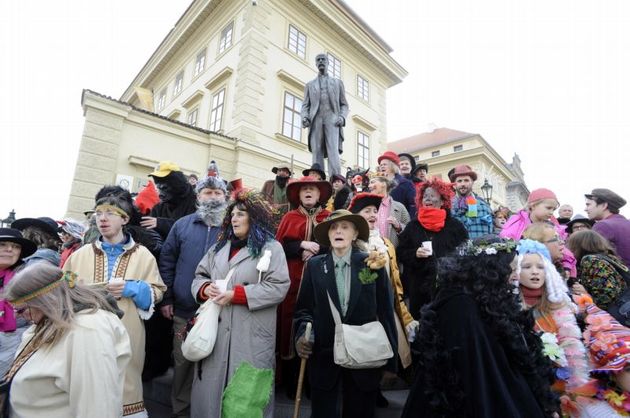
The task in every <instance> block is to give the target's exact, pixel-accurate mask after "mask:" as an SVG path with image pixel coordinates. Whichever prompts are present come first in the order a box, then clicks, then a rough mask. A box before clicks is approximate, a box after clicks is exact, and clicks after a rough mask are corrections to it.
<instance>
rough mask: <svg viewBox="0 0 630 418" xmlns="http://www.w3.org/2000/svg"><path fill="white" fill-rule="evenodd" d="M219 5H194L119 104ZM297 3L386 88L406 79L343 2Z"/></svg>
mask: <svg viewBox="0 0 630 418" xmlns="http://www.w3.org/2000/svg"><path fill="white" fill-rule="evenodd" d="M222 1H223V0H195V1H193V2H192V4H191V5H190V6H189V7H188V9H186V11H185V12H184V14H183V15H182V16H181V17H180V18H179V20H178V21H177V23H175V26H174V27H173V28H172V29H171V30H170V31H169V33H168V34H167V35H166V37H165V38H164V39H163V40H162V42H161V43H160V45H158V47H157V48H156V50H155V51H154V52H153V54H152V55H151V57H150V58H149V60H148V61H147V62H146V63H145V64H144V66H143V67H142V69H141V70H140V72H139V73H138V74H137V75H136V77H135V78H134V79H133V80H132V81H131V83H130V84H129V86H128V87H127V89H126V90H125V91H124V93H123V94H122V96H121V97H120V100H122V101H124V102H130V101H132V100H133V98H134V95H135V91H134V87H135V86H140V87H146V86H147V85H148V84H149V83H151V81H152V80H153V78H154V77H155V76H156V75H157V74H158V73H159V72H160V71H161V70H162V69H163V68H164V67H165V66H166V64H167V63H168V62H169V60H170V59H172V58H173V56H174V55H175V54H176V52H177V51H178V49H179V48H180V47H181V46H182V45H184V44H185V42H186V41H187V40H188V39H189V38H190V37H191V36H192V35H193V33H194V32H195V31H196V30H197V29H198V28H199V27H200V26H201V25H202V24H203V22H204V21H205V20H206V19H207V18H208V16H209V15H210V14H211V13H212V12H213V11H214V10H215V9H216V8H217V6H218V5H219V4H220V3H221V2H222ZM300 2H301V3H302V4H304V5H305V6H306V7H307V8H308V9H309V10H311V11H312V12H314V13H315V14H316V15H317V16H319V17H320V18H322V19H323V20H324V21H325V22H327V23H328V24H329V25H330V26H331V28H333V30H334V31H335V32H336V33H337V34H339V35H340V36H341V37H342V38H343V39H345V40H346V41H348V42H349V43H350V44H351V45H352V46H353V47H355V48H356V49H357V50H358V51H359V52H360V53H361V54H362V55H364V56H366V57H367V58H368V59H369V60H370V61H372V62H373V63H374V65H375V66H376V67H377V68H379V69H380V70H381V71H383V73H384V75H385V76H386V77H387V81H388V84H387V86H386V87H391V86H393V85H396V84H398V83H400V82H402V80H403V78H405V77H406V76H407V71H406V70H405V69H404V68H403V67H402V66H401V65H400V64H398V62H396V60H394V59H393V58H392V57H391V56H390V55H389V53H390V52H391V47H389V45H387V44H386V43H385V41H383V40H382V38H380V37H379V36H378V35H377V34H376V32H375V31H374V30H373V29H372V28H370V27H369V26H368V25H367V24H366V23H365V22H364V21H363V20H362V19H361V18H360V17H359V16H358V15H357V14H356V13H355V12H354V11H353V10H352V9H350V7H348V6H347V5H346V4H345V3H344V2H343V1H342V0H300ZM252 7H253V6H252Z"/></svg>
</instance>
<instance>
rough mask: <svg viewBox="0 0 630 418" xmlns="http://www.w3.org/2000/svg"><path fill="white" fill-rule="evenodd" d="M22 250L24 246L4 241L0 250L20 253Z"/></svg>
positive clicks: (0, 243) (0, 245)
mask: <svg viewBox="0 0 630 418" xmlns="http://www.w3.org/2000/svg"><path fill="white" fill-rule="evenodd" d="M21 249H22V246H21V245H20V244H18V243H15V242H10V241H3V242H0V250H4V251H14V250H17V251H20V250H21Z"/></svg>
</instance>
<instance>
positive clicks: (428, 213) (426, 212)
mask: <svg viewBox="0 0 630 418" xmlns="http://www.w3.org/2000/svg"><path fill="white" fill-rule="evenodd" d="M418 222H420V225H422V226H423V227H424V229H426V230H428V231H431V232H438V231H441V230H442V228H444V223H445V222H446V211H445V210H444V209H439V208H427V207H424V206H423V207H421V208H420V210H418Z"/></svg>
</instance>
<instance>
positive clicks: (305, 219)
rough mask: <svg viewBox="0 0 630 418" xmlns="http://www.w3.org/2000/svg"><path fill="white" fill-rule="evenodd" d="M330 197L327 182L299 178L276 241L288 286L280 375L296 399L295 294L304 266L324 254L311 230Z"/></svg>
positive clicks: (281, 317)
mask: <svg viewBox="0 0 630 418" xmlns="http://www.w3.org/2000/svg"><path fill="white" fill-rule="evenodd" d="M331 195H332V186H331V185H330V183H329V182H327V181H322V180H317V179H315V178H313V177H302V178H301V179H299V180H298V181H294V182H292V183H290V184H289V185H288V186H287V198H288V199H289V202H290V203H291V204H292V205H293V207H297V209H294V210H291V211H289V212H287V214H286V215H284V216H283V217H282V220H281V221H280V225H279V226H278V232H277V233H276V240H277V241H278V242H279V243H280V244H282V247H283V248H284V252H285V254H286V257H287V264H288V266H289V278H290V279H291V285H290V287H289V292H288V293H287V296H286V297H285V299H284V301H283V302H282V303H281V304H280V306H278V325H277V326H278V330H277V333H276V335H277V336H278V341H279V351H280V360H281V361H280V363H279V364H278V367H279V372H280V373H281V376H282V383H283V384H284V386H285V389H286V390H287V396H289V397H290V398H293V397H295V389H296V383H297V377H298V370H299V365H300V362H299V359H298V358H296V357H295V352H294V350H293V341H292V339H291V333H292V323H293V312H294V311H295V302H296V300H297V294H298V290H299V289H300V283H301V282H302V270H303V269H304V263H306V262H307V261H308V260H309V259H310V258H311V257H313V256H315V255H318V254H323V253H325V252H326V249H325V248H322V247H321V246H320V245H319V244H318V243H316V242H315V239H314V238H313V229H314V228H315V226H316V225H317V224H319V223H320V222H322V221H323V220H324V219H326V217H328V215H330V212H329V211H328V210H326V209H324V208H323V206H324V205H325V204H326V202H327V201H328V199H329V198H330V196H331ZM316 338H317V337H316Z"/></svg>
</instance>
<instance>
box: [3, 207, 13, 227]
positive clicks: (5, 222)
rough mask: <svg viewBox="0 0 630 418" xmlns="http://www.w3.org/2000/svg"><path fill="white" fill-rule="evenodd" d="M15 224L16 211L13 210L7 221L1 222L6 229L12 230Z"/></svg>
mask: <svg viewBox="0 0 630 418" xmlns="http://www.w3.org/2000/svg"><path fill="white" fill-rule="evenodd" d="M13 222H15V209H11V212H9V216H8V217H7V218H6V219H3V220H2V221H0V223H1V224H2V226H3V227H4V228H10V227H11V224H12V223H13Z"/></svg>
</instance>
